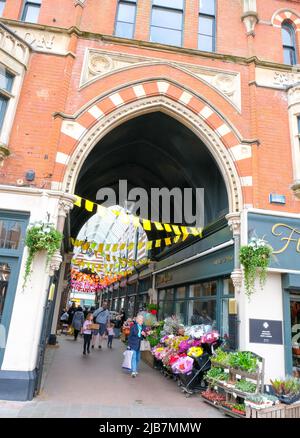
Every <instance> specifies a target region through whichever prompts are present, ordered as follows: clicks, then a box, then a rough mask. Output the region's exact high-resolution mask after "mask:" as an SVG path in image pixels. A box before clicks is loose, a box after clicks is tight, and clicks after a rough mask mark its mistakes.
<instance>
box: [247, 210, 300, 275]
mask: <svg viewBox="0 0 300 438" xmlns="http://www.w3.org/2000/svg"><path fill="white" fill-rule="evenodd" d="M252 236H256V237H263V238H264V239H265V240H266V241H268V243H269V244H270V245H271V246H272V247H273V249H274V257H272V259H271V264H270V268H275V269H284V270H292V271H295V270H296V271H299V273H300V218H299V219H296V218H290V217H280V216H271V215H265V214H259V213H249V214H248V238H249V239H250V238H251V237H252Z"/></svg>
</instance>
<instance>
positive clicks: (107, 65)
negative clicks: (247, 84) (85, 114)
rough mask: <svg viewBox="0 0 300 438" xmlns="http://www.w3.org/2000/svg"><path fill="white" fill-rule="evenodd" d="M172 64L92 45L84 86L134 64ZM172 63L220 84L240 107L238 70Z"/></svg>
mask: <svg viewBox="0 0 300 438" xmlns="http://www.w3.org/2000/svg"><path fill="white" fill-rule="evenodd" d="M156 63H157V64H162V63H166V64H170V61H169V60H162V59H153V58H148V57H145V56H136V55H124V54H123V53H114V52H107V51H105V50H100V49H98V50H96V49H88V51H87V55H86V58H85V62H84V65H83V74H82V78H81V84H80V85H81V86H84V85H87V84H89V83H90V82H91V81H93V80H97V79H98V78H100V77H105V75H107V74H110V73H111V72H112V71H118V70H121V69H125V68H130V67H131V66H133V65H134V66H139V65H146V64H151V65H153V64H156ZM172 65H174V66H176V67H177V68H181V69H183V70H184V71H187V72H189V73H191V74H192V75H194V76H196V77H198V78H201V79H203V80H204V81H205V82H207V83H208V84H210V85H211V86H213V87H214V88H216V89H217V90H218V91H219V92H220V93H222V94H223V95H225V97H226V98H227V99H229V100H230V101H231V102H232V103H233V104H234V105H235V106H236V107H237V108H238V109H240V108H241V91H240V88H241V87H240V76H239V74H238V73H234V72H222V71H220V70H217V69H215V70H214V69H207V68H206V67H203V66H199V65H194V64H186V63H181V62H173V61H172Z"/></svg>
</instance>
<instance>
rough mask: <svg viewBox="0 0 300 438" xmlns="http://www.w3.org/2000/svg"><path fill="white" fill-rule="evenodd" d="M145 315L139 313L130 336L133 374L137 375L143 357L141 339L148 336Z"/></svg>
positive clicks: (133, 375)
mask: <svg viewBox="0 0 300 438" xmlns="http://www.w3.org/2000/svg"><path fill="white" fill-rule="evenodd" d="M143 323H144V317H143V315H138V316H137V317H136V319H135V322H134V324H133V326H132V327H131V329H130V334H129V336H128V347H129V348H130V350H131V351H132V352H133V354H132V361H131V376H132V377H136V376H137V374H138V367H139V363H140V358H141V341H142V339H144V337H145V336H146V332H145V326H144V324H143Z"/></svg>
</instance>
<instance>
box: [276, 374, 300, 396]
mask: <svg viewBox="0 0 300 438" xmlns="http://www.w3.org/2000/svg"><path fill="white" fill-rule="evenodd" d="M271 384H272V386H273V388H274V391H275V393H276V394H277V395H278V396H282V395H288V396H293V395H296V394H299V392H300V380H299V379H296V377H286V379H275V380H271Z"/></svg>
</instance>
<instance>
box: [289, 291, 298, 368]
mask: <svg viewBox="0 0 300 438" xmlns="http://www.w3.org/2000/svg"><path fill="white" fill-rule="evenodd" d="M290 315H291V327H290V329H291V338H292V364H293V370H292V371H293V375H294V376H295V377H300V294H299V295H298V294H295V295H293V294H291V296H290Z"/></svg>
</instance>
